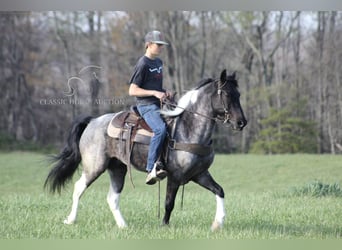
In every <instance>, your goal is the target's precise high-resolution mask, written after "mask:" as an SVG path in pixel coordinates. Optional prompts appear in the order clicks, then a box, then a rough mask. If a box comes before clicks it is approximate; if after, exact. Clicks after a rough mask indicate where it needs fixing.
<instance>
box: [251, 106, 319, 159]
mask: <svg viewBox="0 0 342 250" xmlns="http://www.w3.org/2000/svg"><path fill="white" fill-rule="evenodd" d="M305 107H306V105H305V102H303V101H301V102H298V103H294V104H291V105H289V106H288V107H284V108H282V109H279V110H277V109H274V108H273V109H271V111H270V115H269V116H268V117H266V118H264V119H262V120H261V121H260V124H261V126H262V129H261V131H260V133H259V135H258V136H257V139H256V141H255V142H254V143H253V145H252V147H251V152H253V153H266V154H282V153H315V152H316V151H317V148H316V141H315V140H316V136H315V135H316V132H315V123H314V122H312V121H307V120H306V118H305V117H306V116H305V112H304V110H305Z"/></svg>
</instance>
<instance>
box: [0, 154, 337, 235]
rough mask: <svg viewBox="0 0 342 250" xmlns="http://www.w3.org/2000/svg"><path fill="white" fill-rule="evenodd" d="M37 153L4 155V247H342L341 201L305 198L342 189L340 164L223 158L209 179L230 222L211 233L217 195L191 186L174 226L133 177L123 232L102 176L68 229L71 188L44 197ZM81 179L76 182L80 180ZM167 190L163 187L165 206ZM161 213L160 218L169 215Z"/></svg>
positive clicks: (138, 176)
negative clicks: (93, 242) (258, 243)
mask: <svg viewBox="0 0 342 250" xmlns="http://www.w3.org/2000/svg"><path fill="white" fill-rule="evenodd" d="M44 158H45V156H44V155H42V154H38V153H28V152H10V153H8V152H7V153H0V239H150V238H153V239H340V238H341V236H342V224H341V218H342V209H341V207H342V206H341V205H342V200H341V197H340V196H338V195H329V193H328V194H327V195H325V196H315V195H311V193H310V192H299V194H295V195H294V194H293V190H305V188H306V187H307V186H308V185H309V184H310V183H313V182H315V181H316V182H319V183H323V184H324V185H330V184H331V185H335V184H336V186H338V185H340V184H341V180H342V171H341V167H342V165H341V162H342V156H340V155H339V156H332V155H275V156H262V155H217V156H216V158H215V162H214V164H213V166H212V167H211V173H212V175H213V176H214V178H215V179H216V180H217V182H218V183H220V184H221V185H222V187H223V188H224V190H225V193H226V199H225V205H226V221H225V224H224V227H223V229H222V230H220V231H218V232H215V233H212V232H211V231H210V225H211V222H212V220H213V218H214V215H215V208H216V204H215V197H214V195H213V194H212V193H210V192H208V191H207V190H205V189H203V188H201V187H199V186H198V185H196V184H193V183H189V184H188V185H186V187H185V196H184V207H183V209H181V208H180V198H181V190H180V192H179V193H178V196H177V199H176V205H175V209H174V211H173V213H172V216H171V221H170V223H171V224H170V226H168V227H165V226H161V225H160V224H161V219H158V218H157V212H158V189H157V185H155V186H147V185H145V184H144V180H145V174H143V173H140V172H137V171H133V172H132V173H133V181H134V184H135V186H136V188H135V189H134V188H133V187H132V185H131V183H130V182H129V179H128V178H126V186H125V189H124V191H123V194H122V196H121V204H120V205H121V212H122V214H123V216H124V217H125V219H126V222H127V223H128V228H127V229H124V230H120V229H118V228H117V226H116V225H115V222H114V218H113V216H112V214H111V212H110V210H109V208H108V205H107V203H106V195H107V191H108V184H109V178H108V175H107V174H106V173H105V174H103V175H102V176H101V177H100V178H99V179H98V180H97V181H96V182H95V183H94V184H93V185H92V186H91V187H90V188H89V189H88V190H87V191H86V193H85V195H84V196H83V197H82V199H81V202H80V206H79V213H78V220H77V223H76V224H74V225H71V226H69V225H64V224H63V223H62V222H63V220H64V219H65V217H66V216H67V215H68V213H69V211H70V207H71V196H72V188H73V185H72V184H70V185H68V186H67V188H66V189H65V190H64V191H63V192H62V194H61V195H51V194H49V193H48V192H47V191H45V190H43V184H44V181H45V178H46V175H47V173H48V171H49V167H48V166H47V165H46V163H45V162H44ZM79 175H80V172H77V174H76V175H75V177H74V181H75V180H76V179H77V178H78V176H79ZM165 184H166V182H165V181H164V182H162V183H161V193H162V197H161V199H162V200H161V204H163V202H164V195H165ZM163 212H164V211H163V208H162V209H161V215H163Z"/></svg>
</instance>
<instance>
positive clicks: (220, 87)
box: [160, 81, 230, 124]
mask: <svg viewBox="0 0 342 250" xmlns="http://www.w3.org/2000/svg"><path fill="white" fill-rule="evenodd" d="M226 84H227V81H225V82H224V83H223V84H220V81H218V88H217V94H218V96H219V98H220V101H221V104H222V106H223V111H224V118H223V119H222V118H218V117H212V116H208V115H205V114H201V113H198V112H196V111H191V110H188V109H186V108H183V107H180V106H178V105H177V104H174V103H172V102H169V101H167V99H163V100H161V101H160V103H161V106H162V105H164V104H166V105H169V106H172V107H174V108H180V109H183V110H184V111H185V112H188V113H191V114H194V115H198V116H201V117H204V118H206V119H208V120H213V121H215V122H222V123H223V124H224V123H227V122H228V121H229V120H230V114H229V110H228V107H227V106H226V105H225V102H224V101H223V98H222V95H225V96H227V95H228V94H227V92H226V91H225V90H223V87H224V86H225V85H226Z"/></svg>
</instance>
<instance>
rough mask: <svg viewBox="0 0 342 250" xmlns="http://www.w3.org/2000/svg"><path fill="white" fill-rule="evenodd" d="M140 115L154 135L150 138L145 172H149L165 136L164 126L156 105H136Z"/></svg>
mask: <svg viewBox="0 0 342 250" xmlns="http://www.w3.org/2000/svg"><path fill="white" fill-rule="evenodd" d="M137 108H138V111H139V113H140V115H141V116H142V117H143V118H144V120H145V121H146V123H147V124H148V126H150V128H151V129H152V131H153V133H154V135H153V136H152V138H151V142H150V148H149V151H148V156H147V165H146V170H147V172H151V171H152V169H153V165H154V163H155V162H156V161H157V160H158V157H159V154H160V153H161V149H162V146H163V142H164V139H165V136H166V125H165V122H164V121H163V119H162V118H161V117H160V113H159V110H160V108H159V107H158V105H156V104H149V105H138V106H137Z"/></svg>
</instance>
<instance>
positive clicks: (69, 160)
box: [44, 116, 92, 193]
mask: <svg viewBox="0 0 342 250" xmlns="http://www.w3.org/2000/svg"><path fill="white" fill-rule="evenodd" d="M91 119H92V117H90V116H87V117H79V118H77V119H75V121H74V122H73V124H72V126H71V130H70V132H69V135H68V140H67V143H66V144H65V146H64V148H63V150H62V151H61V153H60V154H59V155H56V156H53V158H52V162H55V165H54V167H53V168H52V169H51V171H50V173H49V175H48V176H47V178H46V180H45V184H44V187H45V188H46V187H47V186H49V187H50V191H51V192H53V193H54V192H55V191H56V190H57V191H58V193H60V192H61V189H62V188H63V187H64V185H65V184H66V182H67V181H70V180H71V178H72V176H73V174H74V173H75V171H76V169H77V167H78V165H79V163H80V162H81V153H80V149H79V142H80V138H81V135H82V133H83V131H84V130H85V128H86V127H87V126H88V124H89V122H90V120H91Z"/></svg>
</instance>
